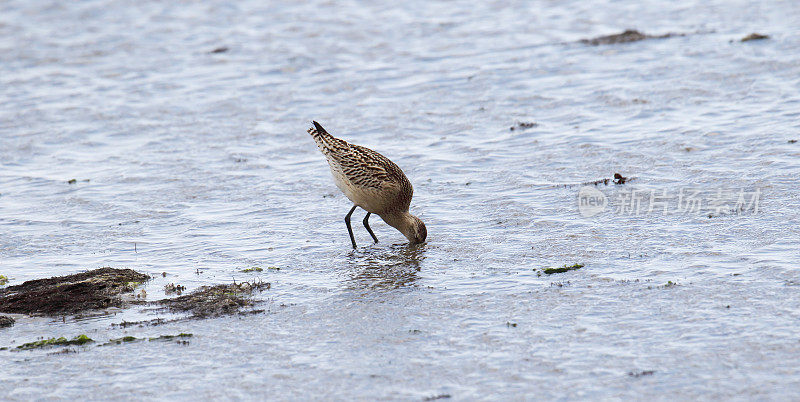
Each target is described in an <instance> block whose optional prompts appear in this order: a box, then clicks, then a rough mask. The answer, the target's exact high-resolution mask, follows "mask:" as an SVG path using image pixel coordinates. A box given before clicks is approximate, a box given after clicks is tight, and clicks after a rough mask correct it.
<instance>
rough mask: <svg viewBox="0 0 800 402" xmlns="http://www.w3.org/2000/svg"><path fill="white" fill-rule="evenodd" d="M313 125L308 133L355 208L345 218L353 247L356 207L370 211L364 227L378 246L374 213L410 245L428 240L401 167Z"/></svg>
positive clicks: (317, 125)
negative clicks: (352, 224) (413, 209)
mask: <svg viewBox="0 0 800 402" xmlns="http://www.w3.org/2000/svg"><path fill="white" fill-rule="evenodd" d="M313 123H314V127H312V128H310V129H308V133H309V134H311V136H312V137H313V138H314V141H315V142H316V143H317V146H318V147H319V149H320V151H322V153H323V155H325V158H326V159H327V160H328V166H330V168H331V173H332V174H333V180H334V182H335V183H336V186H337V187H338V188H339V189H340V190H342V192H343V193H344V194H345V196H347V198H348V199H350V201H352V202H353V204H355V205H354V206H353V209H351V210H350V213H349V214H347V216H346V217H345V222H346V223H347V229H348V231H349V232H350V240H351V241H352V242H353V247H354V248H355V247H356V243H355V239H354V237H353V233H352V229H351V228H350V215H351V214H352V213H353V210H355V207H356V206H358V207H361V208H362V209H364V210H366V211H367V216H366V218H364V226H365V227H366V228H367V231H369V233H370V235H372V238H373V239H374V240H375V242H377V241H378V239H377V238H376V237H375V235H374V234H373V233H372V229H370V227H369V223H368V219H369V215H370V214H371V213H374V214H378V215H379V216H380V217H381V218H382V219H383V220H384V221H385V222H386V223H387V224H389V225H390V226H392V227H394V228H396V229H397V230H399V231H400V232H401V233H403V235H405V236H406V238H408V240H409V241H410V242H412V243H422V242H424V241H425V238H426V237H427V231H426V228H425V224H424V223H422V221H421V220H420V219H419V218H417V217H415V216H413V215H411V214H410V213H409V212H408V208H409V206H410V205H411V197H412V195H413V193H414V189H413V187H412V186H411V182H409V181H408V178H407V177H406V175H405V174H404V173H403V171H402V170H401V169H400V167H398V166H397V165H396V164H395V163H394V162H392V161H390V160H389V158H387V157H385V156H383V155H381V154H379V153H377V152H375V151H373V150H371V149H369V148H366V147H362V146H360V145H355V144H350V143H348V142H347V141H344V140H340V139H338V138H335V137H334V136H332V135H330V134H329V133H328V132H327V131H326V130H325V129H324V128H322V126H321V125H319V123H317V122H316V121H315V122H313Z"/></svg>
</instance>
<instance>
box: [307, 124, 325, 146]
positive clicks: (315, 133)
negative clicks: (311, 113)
mask: <svg viewBox="0 0 800 402" xmlns="http://www.w3.org/2000/svg"><path fill="white" fill-rule="evenodd" d="M312 123H314V127H311V128H309V129H308V133H309V134H311V136H312V137H314V141H317V142H320V141H321V140H324V139H326V138H327V137H330V134H328V132H327V131H325V129H324V128H322V126H321V125H319V123H317V122H316V121H312Z"/></svg>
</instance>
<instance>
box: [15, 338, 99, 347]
mask: <svg viewBox="0 0 800 402" xmlns="http://www.w3.org/2000/svg"><path fill="white" fill-rule="evenodd" d="M90 342H94V341H93V340H92V338H89V337H88V336H86V335H78V336H76V337H74V338H72V339H67V338H64V337H63V336H62V337H60V338H50V339H42V340H39V341H35V342H28V343H23V344H22V345H19V346H17V349H19V350H31V349H40V348H46V347H50V346H69V345H85V344H87V343H90Z"/></svg>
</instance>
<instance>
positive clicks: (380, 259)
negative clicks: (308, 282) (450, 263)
mask: <svg viewBox="0 0 800 402" xmlns="http://www.w3.org/2000/svg"><path fill="white" fill-rule="evenodd" d="M424 259H425V245H424V244H415V245H410V244H395V245H392V246H389V247H386V248H380V249H377V248H372V249H368V250H366V251H364V252H355V253H353V254H352V255H351V256H350V261H351V265H350V266H351V268H350V271H349V272H348V273H347V275H348V278H347V282H348V286H347V287H348V288H351V289H399V288H404V287H411V286H415V285H414V282H415V281H416V280H417V279H419V275H418V274H419V270H420V263H421V262H422V260H424Z"/></svg>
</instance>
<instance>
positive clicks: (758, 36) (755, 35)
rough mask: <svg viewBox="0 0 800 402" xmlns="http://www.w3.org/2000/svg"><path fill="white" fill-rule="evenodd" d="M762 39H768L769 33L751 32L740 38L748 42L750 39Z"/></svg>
mask: <svg viewBox="0 0 800 402" xmlns="http://www.w3.org/2000/svg"><path fill="white" fill-rule="evenodd" d="M764 39H769V35H762V34H760V33H757V32H753V33H751V34H750V35H747V36H745V37H744V38H742V42H749V41H751V40H764Z"/></svg>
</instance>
